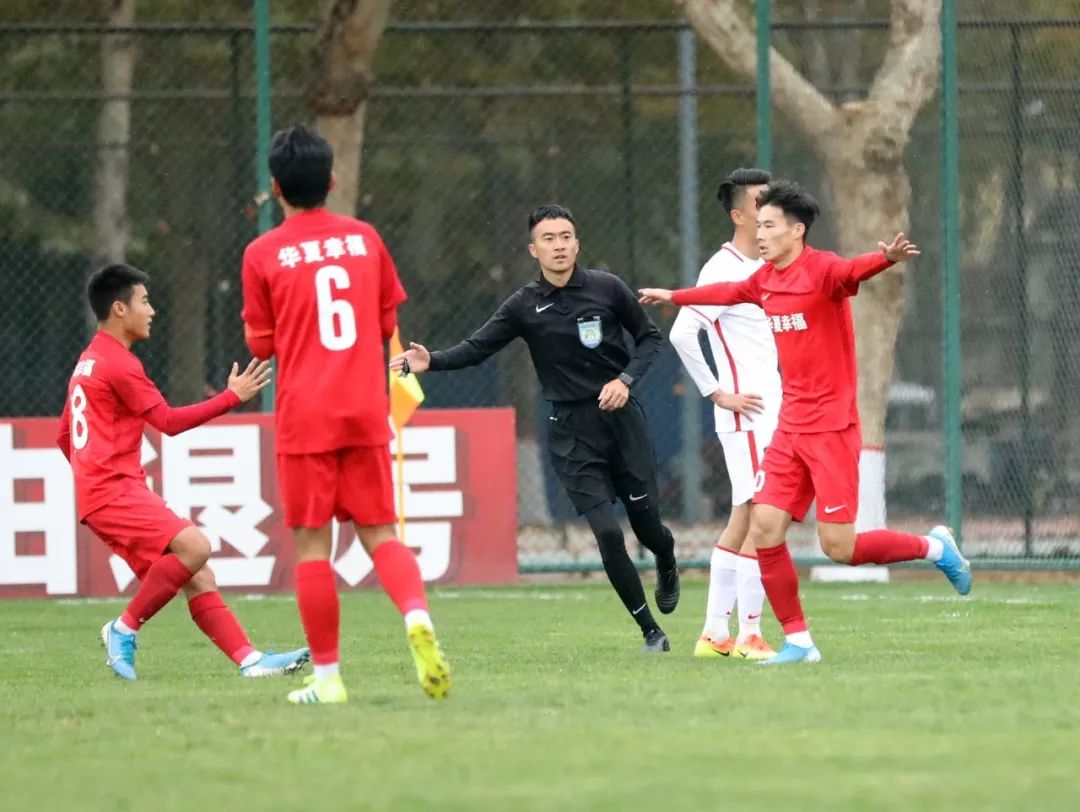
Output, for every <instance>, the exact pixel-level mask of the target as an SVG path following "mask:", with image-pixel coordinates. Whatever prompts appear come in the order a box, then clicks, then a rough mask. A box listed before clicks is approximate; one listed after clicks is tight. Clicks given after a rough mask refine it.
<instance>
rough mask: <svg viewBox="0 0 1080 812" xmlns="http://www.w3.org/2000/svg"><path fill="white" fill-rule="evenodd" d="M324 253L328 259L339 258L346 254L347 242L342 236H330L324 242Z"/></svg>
mask: <svg viewBox="0 0 1080 812" xmlns="http://www.w3.org/2000/svg"><path fill="white" fill-rule="evenodd" d="M323 253H324V254H326V258H327V259H337V258H338V257H343V256H345V243H344V242H343V241H342V239H341V237H330V238H328V239H327V240H325V241H324V242H323Z"/></svg>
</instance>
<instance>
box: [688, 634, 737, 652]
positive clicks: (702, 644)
mask: <svg viewBox="0 0 1080 812" xmlns="http://www.w3.org/2000/svg"><path fill="white" fill-rule="evenodd" d="M734 650H735V638H734V637H728V638H726V639H724V640H721V641H720V642H719V643H718V642H716V641H715V640H713V639H712V638H711V637H709V636H708V635H706V634H703V635H701V637H699V638H698V641H697V645H695V646H694V656H695V657H730V656H731V652H733V651H734Z"/></svg>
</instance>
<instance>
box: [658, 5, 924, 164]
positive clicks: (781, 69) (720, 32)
mask: <svg viewBox="0 0 1080 812" xmlns="http://www.w3.org/2000/svg"><path fill="white" fill-rule="evenodd" d="M913 1H914V0H913ZM675 4H676V5H677V6H681V7H682V8H683V10H684V12H685V14H686V18H687V19H688V20H690V23H691V24H692V25H693V26H694V30H695V31H697V32H698V34H700V35H701V36H702V37H703V38H704V39H705V40H706V41H707V42H708V43H709V45H710V46H712V49H713V50H714V51H715V52H716V53H717V54H718V55H719V56H720V58H721V59H723V60H724V62H726V63H727V65H728V67H730V68H731V69H732V70H734V71H737V72H738V73H741V74H742V75H743V76H746V77H753V76H754V75H755V74H756V71H757V44H756V43H757V34H756V33H755V29H753V28H751V27H750V25H749V24H748V23H747V22H746V21H745V19H744V18H743V14H742V9H741V8H740V7H742V6H744V4H743V3H739V2H736V0H675ZM769 69H770V78H771V80H772V98H773V102H774V103H775V104H776V106H777V108H779V110H780V111H781V112H783V114H784V116H785V117H787V118H788V119H789V120H790V121H792V122H793V123H794V124H795V125H796V126H797V127H798V128H799V129H800V130H802V131H803V132H804V133H806V135H808V136H809V137H810V142H811V143H819V139H820V138H821V137H822V136H824V135H825V134H826V133H828V132H829V131H830V130H832V129H833V127H835V126H836V124H837V120H838V117H837V111H836V108H835V107H834V106H833V105H832V104H831V103H830V102H829V100H828V99H826V98H825V97H824V96H823V95H822V94H821V93H820V92H819V91H818V89H817V88H816V87H814V86H813V84H811V83H810V82H809V81H808V80H807V79H806V77H805V76H803V75H802V74H801V73H800V72H799V71H797V70H796V69H795V67H794V66H793V65H792V64H791V63H790V62H788V60H787V59H785V58H784V57H783V56H781V55H780V53H778V52H777V50H776V49H775V48H772V49H770V50H769Z"/></svg>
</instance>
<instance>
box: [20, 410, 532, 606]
mask: <svg viewBox="0 0 1080 812" xmlns="http://www.w3.org/2000/svg"><path fill="white" fill-rule="evenodd" d="M56 429H57V422H56V419H55V418H26V419H10V420H4V419H0V598H4V597H30V596H46V595H50V596H51V595H56V596H95V597H107V596H115V595H118V594H121V593H127V592H131V591H132V590H133V582H134V577H133V575H132V573H131V571H130V570H129V569H128V568H127V565H126V564H124V563H123V561H121V560H120V559H119V558H116V557H115V556H112V555H110V553H109V551H108V549H107V548H106V547H105V545H104V544H102V543H101V542H100V541H99V540H98V539H97V538H95V537H94V535H93V534H92V533H91V532H90V531H89V530H87V528H86V527H84V526H83V525H80V524H78V522H77V521H76V518H75V490H74V485H73V482H72V478H71V469H70V468H69V466H68V463H67V460H65V459H64V457H63V455H62V454H61V453H60V451H59V450H58V449H57V448H56V445H55V437H56ZM402 434H403V440H404V449H405V462H404V477H403V479H404V483H405V487H404V514H405V516H406V524H405V543H406V544H408V545H409V546H410V547H412V548H413V549H414V551H415V552H416V555H417V559H418V561H419V563H420V571H421V574H422V575H423V577H424V580H425V581H429V582H435V583H446V584H475V583H486V584H491V583H508V582H511V581H514V580H515V579H516V578H517V483H516V464H515V442H514V412H513V410H512V409H461V410H439V409H429V410H421V411H419V412H417V413H416V415H415V416H414V417H413V419H412V422H411V423H410V424H409V426H408V427H406V429H405V430H404V432H403V433H402ZM391 450H392V451H393V452H396V450H397V448H396V440H395V445H393V446H392V447H391ZM142 459H143V466H144V468H145V470H146V474H147V480H148V484H149V485H150V487H151V488H152V489H153V490H154V491H156V492H158V493H160V494H161V495H162V496H163V497H164V498H165V501H166V502H168V503H169V505H170V506H171V507H172V509H173V510H175V511H176V512H177V513H178V514H180V515H181V516H187V517H190V518H191V519H192V521H194V522H195V523H196V524H197V525H199V527H200V528H201V529H202V530H203V532H204V533H205V534H206V535H207V537H208V538H209V539H210V542H211V545H212V548H213V554H212V556H211V559H210V564H211V566H212V567H213V569H214V572H215V574H216V576H217V580H218V584H219V585H220V586H222V587H223V588H232V589H239V590H243V591H245V592H275V591H282V590H291V589H292V587H293V580H292V570H293V563H294V560H295V559H294V552H293V546H292V543H291V540H290V538H291V534H290V531H289V529H288V528H287V527H285V525H284V524H283V523H282V516H281V511H280V506H279V499H278V490H277V478H276V475H275V466H274V423H273V416H272V415H262V414H234V415H228V416H225V417H221V418H219V419H217V420H214V421H212V422H211V423H208V424H207V425H205V426H201V427H199V428H197V429H193V430H192V431H188V432H185V433H183V434H180V435H177V436H176V437H167V436H162V435H160V434H159V433H158V432H156V431H154V430H152V429H150V428H149V427H147V430H146V433H145V434H144V435H143V446H142ZM395 467H396V466H395ZM394 476H395V482H396V480H397V471H396V470H395V472H394ZM401 508H402V506H401V505H399V506H398V510H399V511H401ZM334 531H335V532H334V536H335V550H334V568H335V570H336V571H337V574H338V578H339V581H340V584H341V585H342V586H344V587H353V586H370V585H373V584H374V583H375V576H374V573H373V571H372V565H371V560H370V558H368V556H367V554H366V553H365V552H364V550H363V548H362V547H361V546H360V544H359V542H358V541H357V539H356V534H355V532H354V530H353V528H352V525H351V524H346V525H342V526H340V527H339V526H337V524H336V523H335V527H334Z"/></svg>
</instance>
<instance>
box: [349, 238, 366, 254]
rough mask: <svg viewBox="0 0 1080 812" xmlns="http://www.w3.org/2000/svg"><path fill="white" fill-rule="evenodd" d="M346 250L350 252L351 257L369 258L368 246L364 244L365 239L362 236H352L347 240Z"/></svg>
mask: <svg viewBox="0 0 1080 812" xmlns="http://www.w3.org/2000/svg"><path fill="white" fill-rule="evenodd" d="M345 250H346V251H348V252H349V256H350V257H366V256H367V245H365V244H364V238H363V237H362V236H361V235H360V234H350V235H349V236H347V237H346V238H345Z"/></svg>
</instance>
